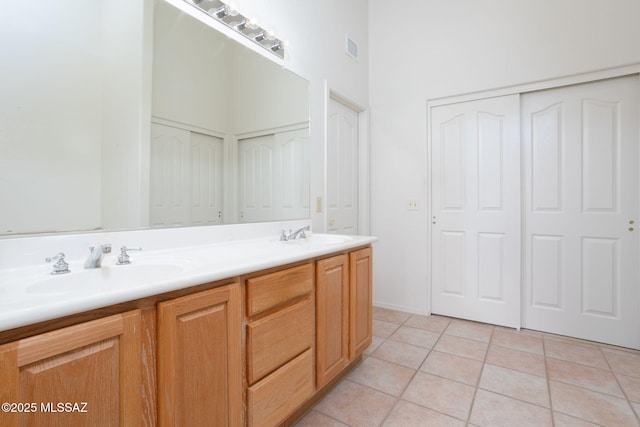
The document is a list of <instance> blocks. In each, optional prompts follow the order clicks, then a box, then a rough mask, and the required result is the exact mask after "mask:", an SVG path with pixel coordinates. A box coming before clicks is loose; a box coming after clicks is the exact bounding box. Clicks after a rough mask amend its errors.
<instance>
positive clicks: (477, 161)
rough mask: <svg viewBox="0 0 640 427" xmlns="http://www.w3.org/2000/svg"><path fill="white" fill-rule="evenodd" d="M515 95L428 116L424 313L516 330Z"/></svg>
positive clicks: (448, 108) (517, 155)
mask: <svg viewBox="0 0 640 427" xmlns="http://www.w3.org/2000/svg"><path fill="white" fill-rule="evenodd" d="M519 118H520V117H519V96H518V95H512V96H506V97H499V98H490V99H485V100H480V101H471V102H465V103H458V104H451V105H445V106H439V107H435V108H433V109H432V110H431V141H432V215H433V218H432V223H433V227H432V312H433V313H437V314H443V315H448V316H455V317H460V318H465V319H471V320H477V321H482V322H488V323H495V324H500V325H505V326H512V327H519V325H520V147H519V135H520V133H519Z"/></svg>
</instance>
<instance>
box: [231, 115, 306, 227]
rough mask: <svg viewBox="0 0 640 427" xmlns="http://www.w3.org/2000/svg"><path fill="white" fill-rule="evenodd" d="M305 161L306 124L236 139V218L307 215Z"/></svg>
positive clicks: (291, 217) (258, 218) (262, 218)
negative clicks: (292, 128) (237, 207)
mask: <svg viewBox="0 0 640 427" xmlns="http://www.w3.org/2000/svg"><path fill="white" fill-rule="evenodd" d="M308 163H309V129H308V128H307V127H304V128H300V129H295V130H285V131H279V132H275V133H270V134H267V135H261V136H254V137H250V138H240V139H238V204H239V214H238V215H239V218H238V222H260V221H276V220H282V219H296V218H304V217H305V215H308V212H309V174H308V172H307V170H306V169H307V168H306V165H308Z"/></svg>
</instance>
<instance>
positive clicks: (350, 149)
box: [326, 98, 359, 234]
mask: <svg viewBox="0 0 640 427" xmlns="http://www.w3.org/2000/svg"><path fill="white" fill-rule="evenodd" d="M328 122H329V126H328V138H327V224H326V230H327V232H328V233H336V234H358V137H359V136H358V112H357V111H355V110H354V109H352V108H351V107H349V106H347V105H345V104H343V103H341V102H339V101H337V100H335V99H333V98H330V100H329V120H328Z"/></svg>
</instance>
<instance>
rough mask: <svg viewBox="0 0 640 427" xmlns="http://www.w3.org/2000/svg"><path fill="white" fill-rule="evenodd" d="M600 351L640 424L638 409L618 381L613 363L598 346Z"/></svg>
mask: <svg viewBox="0 0 640 427" xmlns="http://www.w3.org/2000/svg"><path fill="white" fill-rule="evenodd" d="M598 350H599V351H600V353H601V354H602V357H603V358H604V361H605V362H606V363H607V366H608V367H609V370H610V371H611V375H613V379H614V380H615V381H616V384H618V387H619V388H620V391H621V392H622V395H623V396H624V398H625V400H626V401H627V404H628V405H629V407H630V408H631V412H632V413H633V414H634V415H635V416H636V420H637V421H638V423H640V413H638V412H637V411H636V409H635V408H634V406H633V404H632V402H631V399H629V395H628V394H627V392H626V391H625V389H624V387H622V384H620V380H619V379H618V375H616V374H617V372H616V371H615V370H614V369H613V366H611V362H609V359H608V358H607V356H606V353H605V352H604V351H603V347H600V346H598ZM621 375H624V374H621Z"/></svg>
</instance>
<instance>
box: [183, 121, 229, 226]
mask: <svg viewBox="0 0 640 427" xmlns="http://www.w3.org/2000/svg"><path fill="white" fill-rule="evenodd" d="M223 145H224V141H223V140H222V138H218V137H214V136H210V135H204V134H201V133H196V132H191V145H190V148H191V225H214V224H222V188H223V187H222V162H223V159H222V156H223Z"/></svg>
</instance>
